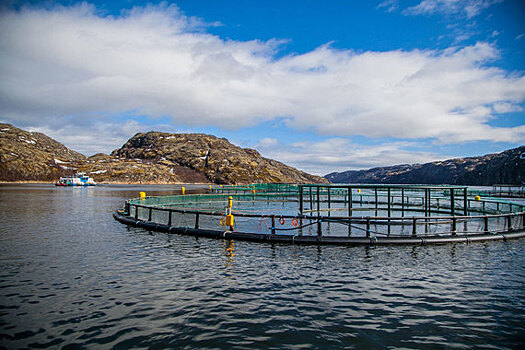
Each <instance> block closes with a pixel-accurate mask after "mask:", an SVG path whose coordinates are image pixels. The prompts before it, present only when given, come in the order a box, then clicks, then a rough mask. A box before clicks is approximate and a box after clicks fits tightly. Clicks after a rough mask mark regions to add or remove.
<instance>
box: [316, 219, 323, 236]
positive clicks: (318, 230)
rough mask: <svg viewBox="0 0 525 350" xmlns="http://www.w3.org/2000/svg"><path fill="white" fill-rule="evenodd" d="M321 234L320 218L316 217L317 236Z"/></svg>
mask: <svg viewBox="0 0 525 350" xmlns="http://www.w3.org/2000/svg"><path fill="white" fill-rule="evenodd" d="M322 235H323V231H322V227H321V218H320V217H319V216H318V217H317V236H319V237H321V236H322Z"/></svg>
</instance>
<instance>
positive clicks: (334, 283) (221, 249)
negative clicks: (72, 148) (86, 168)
mask: <svg viewBox="0 0 525 350" xmlns="http://www.w3.org/2000/svg"><path fill="white" fill-rule="evenodd" d="M143 190H145V191H146V192H147V193H148V195H149V194H151V195H153V194H172V193H173V187H169V186H140V187H139V186H99V187H96V188H55V187H54V186H49V185H0V223H1V225H0V348H8V349H16V348H48V347H51V348H88V349H100V348H130V347H141V348H197V347H198V348H239V349H244V348H250V347H251V348H269V349H271V348H366V349H369V348H386V347H402V348H417V349H425V348H428V349H434V348H472V347H479V348H494V349H502V348H510V349H516V348H520V347H521V346H523V344H525V240H517V241H510V242H492V243H478V244H470V245H466V244H457V245H443V246H414V247H412V246H406V247H302V246H292V245H260V244H254V243H248V242H229V241H222V240H211V239H202V238H201V239H197V238H193V237H183V236H177V235H168V234H162V233H154V232H148V231H144V230H142V229H135V228H128V227H126V226H124V225H122V224H120V223H118V222H116V221H114V220H113V218H112V216H111V215H112V212H113V210H114V209H116V208H118V207H121V206H122V204H123V200H124V199H127V198H130V197H136V196H137V195H138V192H139V191H143Z"/></svg>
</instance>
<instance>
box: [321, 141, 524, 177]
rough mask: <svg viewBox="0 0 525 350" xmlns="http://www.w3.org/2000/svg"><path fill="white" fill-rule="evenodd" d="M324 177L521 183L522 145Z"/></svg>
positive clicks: (522, 169)
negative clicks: (495, 151) (461, 156)
mask: <svg viewBox="0 0 525 350" xmlns="http://www.w3.org/2000/svg"><path fill="white" fill-rule="evenodd" d="M325 178H326V179H327V180H329V181H331V182H334V183H381V184H395V183H397V184H451V185H472V186H491V185H493V184H514V185H521V184H523V183H524V182H525V146H520V147H517V148H512V149H509V150H506V151H504V152H501V153H495V154H487V155H484V156H479V157H468V158H455V159H449V160H444V161H436V162H431V163H425V164H412V165H409V164H401V165H394V166H389V167H379V168H373V169H368V170H349V171H344V172H334V173H330V174H327V175H325Z"/></svg>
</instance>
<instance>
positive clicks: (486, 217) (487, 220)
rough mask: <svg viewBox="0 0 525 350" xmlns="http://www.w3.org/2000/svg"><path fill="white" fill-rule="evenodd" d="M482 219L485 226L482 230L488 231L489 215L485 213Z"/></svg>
mask: <svg viewBox="0 0 525 350" xmlns="http://www.w3.org/2000/svg"><path fill="white" fill-rule="evenodd" d="M483 221H484V223H485V225H484V226H485V227H484V228H483V231H485V232H489V217H488V216H487V215H485V216H484V217H483Z"/></svg>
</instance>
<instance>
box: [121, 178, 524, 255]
mask: <svg viewBox="0 0 525 350" xmlns="http://www.w3.org/2000/svg"><path fill="white" fill-rule="evenodd" d="M205 192H206V193H201V194H182V195H175V196H156V197H146V196H145V194H143V196H142V197H141V198H136V199H130V200H128V201H126V203H125V205H124V208H123V209H122V210H118V211H116V212H115V213H114V218H115V219H116V220H118V221H120V222H122V223H124V224H127V225H132V226H137V227H142V228H145V229H148V230H153V231H162V232H169V233H178V234H185V235H192V236H198V237H213V238H225V239H236V240H246V241H255V242H274V243H292V244H342V245H358V244H364V245H374V244H427V243H452V242H476V241H491V240H507V239H513V238H521V237H525V205H523V204H519V203H514V202H510V201H506V200H503V199H497V198H491V197H482V196H480V195H476V193H471V192H470V191H469V190H468V188H467V187H466V186H448V185H447V186H422V185H313V184H306V185H290V184H257V185H250V186H224V187H214V188H211V187H210V189H209V190H206V191H205Z"/></svg>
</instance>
